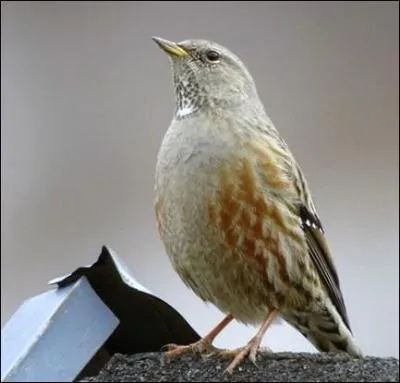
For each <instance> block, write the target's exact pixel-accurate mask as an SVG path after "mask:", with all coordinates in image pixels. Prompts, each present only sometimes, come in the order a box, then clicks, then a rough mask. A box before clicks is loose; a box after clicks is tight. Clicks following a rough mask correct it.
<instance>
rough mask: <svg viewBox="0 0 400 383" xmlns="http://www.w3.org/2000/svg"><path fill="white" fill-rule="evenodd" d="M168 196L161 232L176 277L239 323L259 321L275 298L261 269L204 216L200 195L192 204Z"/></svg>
mask: <svg viewBox="0 0 400 383" xmlns="http://www.w3.org/2000/svg"><path fill="white" fill-rule="evenodd" d="M200 194H201V192H200V191H199V190H197V195H200ZM192 197H193V195H192V196H191V198H192ZM172 199H173V198H171V200H169V201H164V206H168V209H170V211H169V212H165V211H164V214H163V218H162V228H161V229H160V231H161V237H162V240H163V243H164V245H165V249H166V252H167V254H168V256H169V258H170V260H171V263H172V265H173V267H174V269H175V270H176V272H177V273H178V275H179V276H180V277H181V279H182V280H183V281H184V283H185V284H186V285H187V286H188V287H190V288H191V289H192V290H193V291H194V292H195V293H196V295H198V296H199V297H200V298H201V299H202V300H204V301H206V302H211V303H212V304H214V305H215V306H216V307H217V308H219V309H220V310H221V311H222V312H224V313H230V314H232V315H233V316H234V317H235V319H236V320H238V321H240V322H243V323H249V324H257V323H260V322H261V321H262V320H263V319H265V316H266V314H267V312H268V310H269V309H270V308H271V299H272V300H273V299H274V297H273V296H272V295H273V292H269V291H268V284H267V283H266V280H265V277H266V274H265V272H263V270H260V267H259V265H258V264H257V262H256V261H253V260H251V259H250V260H249V259H248V258H247V259H246V258H244V257H243V256H241V254H239V252H238V251H236V250H235V249H233V250H232V249H230V248H228V247H227V246H226V245H225V244H224V243H223V242H222V241H221V236H220V233H218V232H217V231H216V228H215V227H214V226H213V225H210V224H208V223H207V220H206V219H205V216H206V214H207V208H206V206H204V205H203V203H202V200H203V199H202V198H198V199H197V203H196V204H193V203H192V202H193V201H192V200H191V202H186V201H185V198H180V199H176V201H172Z"/></svg>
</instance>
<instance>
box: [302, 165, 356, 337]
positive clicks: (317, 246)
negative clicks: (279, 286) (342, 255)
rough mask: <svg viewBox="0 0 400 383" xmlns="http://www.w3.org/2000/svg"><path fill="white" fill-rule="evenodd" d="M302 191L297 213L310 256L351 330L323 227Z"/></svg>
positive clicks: (311, 204)
mask: <svg viewBox="0 0 400 383" xmlns="http://www.w3.org/2000/svg"><path fill="white" fill-rule="evenodd" d="M297 169H298V168H297ZM298 174H300V175H301V170H300V169H298ZM301 177H302V176H301ZM301 185H303V188H304V189H305V186H304V185H305V180H304V179H303V180H302V182H301ZM303 191H304V192H303V193H300V194H301V196H300V197H301V198H300V206H299V209H298V214H299V216H300V219H301V222H302V228H303V230H304V233H305V236H306V241H307V245H308V249H309V254H310V257H311V259H312V261H313V263H314V265H315V267H316V269H317V271H318V274H319V276H320V277H321V279H322V281H323V283H324V284H325V286H326V288H327V291H328V295H329V297H330V299H331V301H332V303H333V305H334V306H335V307H336V309H337V311H338V313H339V315H340V316H341V317H342V319H343V321H344V323H345V324H346V326H347V328H348V329H349V330H350V332H351V328H350V321H349V318H348V315H347V310H346V305H345V303H344V299H343V294H342V291H341V288H340V282H339V277H338V274H337V271H336V267H335V264H334V262H333V258H332V255H331V252H330V249H329V247H328V243H327V240H326V237H325V233H324V229H323V227H322V224H321V221H320V220H319V217H318V215H317V213H316V210H315V207H314V204H313V203H312V201H311V196H310V195H309V194H307V193H306V192H305V190H303Z"/></svg>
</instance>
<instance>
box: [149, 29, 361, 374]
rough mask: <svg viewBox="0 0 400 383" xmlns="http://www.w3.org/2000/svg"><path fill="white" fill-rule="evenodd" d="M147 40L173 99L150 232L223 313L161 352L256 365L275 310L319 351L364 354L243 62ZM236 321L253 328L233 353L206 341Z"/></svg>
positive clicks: (303, 189) (287, 156) (299, 179)
mask: <svg viewBox="0 0 400 383" xmlns="http://www.w3.org/2000/svg"><path fill="white" fill-rule="evenodd" d="M152 39H153V40H154V42H155V43H156V44H157V45H158V46H159V47H160V48H161V49H162V51H164V52H165V53H166V54H167V57H168V59H169V62H170V67H171V72H172V83H173V88H174V95H175V108H174V112H173V113H172V120H171V122H170V125H169V127H168V129H167V130H166V132H165V134H164V137H163V138H162V142H161V144H160V147H159V150H158V154H157V160H156V166H155V176H154V194H155V196H154V213H155V221H156V225H157V229H158V233H159V236H160V239H161V242H162V244H163V247H164V249H165V252H166V253H167V255H168V258H169V261H170V263H171V265H172V267H173V269H174V270H175V272H176V273H177V274H178V275H179V277H180V279H181V280H182V281H183V283H184V284H185V285H186V286H187V287H188V288H189V289H191V290H192V291H193V292H194V294H196V295H197V296H198V297H199V298H200V299H201V300H202V301H204V302H206V303H211V304H213V305H214V306H215V307H216V308H218V309H219V310H220V311H221V312H222V313H223V314H224V318H223V319H222V320H221V321H220V322H219V323H218V324H217V325H216V326H215V327H214V328H212V329H211V330H210V331H209V332H208V333H207V334H206V335H204V336H203V337H202V338H201V339H200V340H198V341H196V342H194V343H192V344H187V345H179V344H168V345H166V351H165V355H166V356H167V357H170V358H173V357H177V356H179V355H182V354H184V353H187V352H193V353H199V354H200V355H202V356H204V357H208V356H210V355H215V354H219V355H221V356H224V357H229V358H230V363H229V365H228V367H227V368H226V369H225V370H224V371H225V372H227V373H229V374H232V373H233V372H234V370H235V369H236V368H237V366H238V365H240V364H241V363H242V362H243V361H244V360H245V359H246V358H249V359H250V360H251V361H252V362H253V363H256V358H257V353H258V352H259V350H260V347H261V342H262V340H263V338H264V335H265V333H266V331H267V330H268V328H270V326H271V324H272V323H274V321H276V320H277V319H278V318H279V320H283V321H285V322H286V323H288V324H289V325H290V326H292V327H294V328H295V329H296V330H297V331H299V332H300V333H301V334H302V335H303V336H304V337H305V338H306V339H308V341H309V342H311V344H313V345H314V347H315V348H316V349H317V350H318V351H320V352H342V353H347V354H349V355H350V356H352V357H361V356H362V351H361V349H360V348H359V346H358V345H357V343H356V340H355V337H354V335H353V332H352V330H351V327H350V321H349V316H348V313H347V309H346V305H345V301H344V297H343V294H342V290H341V286H340V281H339V275H338V269H337V267H336V265H335V261H334V259H333V255H332V252H331V250H330V247H329V245H328V242H327V238H326V233H325V230H324V228H323V226H322V223H321V220H320V218H319V215H318V213H317V210H316V206H315V203H314V201H313V197H312V194H311V191H310V188H309V185H308V182H307V180H306V178H305V176H304V173H303V171H302V170H301V168H300V165H299V163H298V162H297V161H296V159H295V157H294V155H293V153H292V151H291V150H290V148H289V146H288V145H287V143H286V142H285V140H284V139H283V138H282V136H281V135H280V133H279V132H278V130H277V129H276V127H275V125H274V123H273V122H272V120H271V119H270V117H269V116H268V114H267V112H266V109H265V107H264V105H263V102H262V100H261V98H260V96H259V93H258V90H257V87H256V83H255V80H254V78H253V77H252V75H251V73H250V71H249V70H248V69H247V67H246V65H245V63H244V61H242V59H240V58H239V57H238V56H237V55H236V54H235V53H233V52H232V51H231V50H229V49H228V48H226V47H224V46H222V45H220V44H218V43H216V42H214V41H211V40H204V39H203V40H202V39H186V40H183V41H181V42H173V41H169V40H166V39H164V38H161V37H157V36H154V37H152ZM233 320H236V321H237V322H238V323H241V324H245V325H251V326H257V327H258V331H257V332H256V334H255V336H254V337H253V338H251V339H250V340H249V342H248V343H247V344H246V345H244V346H241V347H239V348H237V349H233V350H229V349H219V348H217V347H215V346H214V340H215V338H216V337H217V336H218V335H219V334H220V333H221V332H222V331H223V330H224V329H225V328H226V326H227V325H228V324H229V323H231V322H232V321H233Z"/></svg>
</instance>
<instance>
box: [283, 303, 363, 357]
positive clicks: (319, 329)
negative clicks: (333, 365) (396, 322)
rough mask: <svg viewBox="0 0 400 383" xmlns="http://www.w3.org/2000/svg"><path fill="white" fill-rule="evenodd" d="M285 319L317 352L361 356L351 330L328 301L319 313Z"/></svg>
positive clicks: (297, 315) (299, 313) (295, 315)
mask: <svg viewBox="0 0 400 383" xmlns="http://www.w3.org/2000/svg"><path fill="white" fill-rule="evenodd" d="M285 319H286V321H287V322H288V323H289V324H291V325H292V326H293V327H294V328H296V329H297V330H298V331H300V332H301V333H302V334H303V335H304V336H305V337H306V338H307V339H308V340H309V341H310V342H311V343H312V344H313V345H314V346H315V347H316V349H317V350H318V351H322V352H345V353H347V354H350V355H352V356H355V357H361V356H362V355H363V354H362V351H361V349H360V348H359V347H358V346H357V344H356V342H355V339H354V336H353V334H352V333H351V330H350V329H349V328H348V327H347V326H346V324H345V323H344V321H343V319H342V317H341V316H340V315H339V313H338V311H337V310H336V308H335V307H334V306H333V304H332V303H331V302H329V301H328V302H327V304H326V306H325V307H324V308H323V309H321V310H319V311H315V312H312V313H310V312H307V313H306V312H302V313H301V312H298V313H296V314H294V315H290V316H289V317H286V318H285Z"/></svg>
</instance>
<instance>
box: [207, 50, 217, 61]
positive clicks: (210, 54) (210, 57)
mask: <svg viewBox="0 0 400 383" xmlns="http://www.w3.org/2000/svg"><path fill="white" fill-rule="evenodd" d="M206 56H207V59H208V60H209V61H211V62H217V61H218V60H219V58H220V55H219V53H218V52H216V51H208V52H207V53H206Z"/></svg>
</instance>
